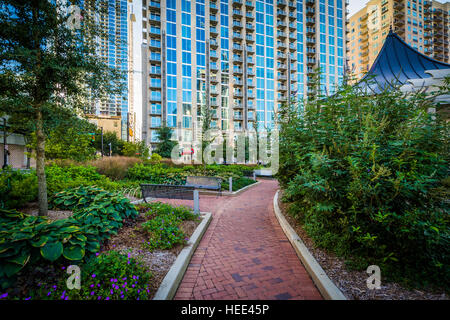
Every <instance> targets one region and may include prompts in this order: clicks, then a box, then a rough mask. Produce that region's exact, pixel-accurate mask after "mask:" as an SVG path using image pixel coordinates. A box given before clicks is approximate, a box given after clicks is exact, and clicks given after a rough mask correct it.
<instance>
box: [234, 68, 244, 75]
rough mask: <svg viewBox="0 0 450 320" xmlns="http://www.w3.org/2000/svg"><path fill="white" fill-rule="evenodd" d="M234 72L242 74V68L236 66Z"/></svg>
mask: <svg viewBox="0 0 450 320" xmlns="http://www.w3.org/2000/svg"><path fill="white" fill-rule="evenodd" d="M233 74H242V69H241V68H234V69H233Z"/></svg>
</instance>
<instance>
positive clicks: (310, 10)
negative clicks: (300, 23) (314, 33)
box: [306, 7, 316, 16]
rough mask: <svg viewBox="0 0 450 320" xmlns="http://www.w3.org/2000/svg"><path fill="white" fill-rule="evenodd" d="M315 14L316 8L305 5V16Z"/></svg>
mask: <svg viewBox="0 0 450 320" xmlns="http://www.w3.org/2000/svg"><path fill="white" fill-rule="evenodd" d="M315 14H316V10H315V9H314V8H311V7H306V15H307V16H313V15H315Z"/></svg>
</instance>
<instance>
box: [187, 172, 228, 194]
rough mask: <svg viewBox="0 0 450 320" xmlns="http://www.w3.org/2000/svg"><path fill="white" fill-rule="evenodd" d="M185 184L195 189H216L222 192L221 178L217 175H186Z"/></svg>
mask: <svg viewBox="0 0 450 320" xmlns="http://www.w3.org/2000/svg"><path fill="white" fill-rule="evenodd" d="M186 186H190V187H194V188H196V189H204V190H216V191H218V192H219V193H220V194H222V179H221V178H217V177H201V176H188V177H186Z"/></svg>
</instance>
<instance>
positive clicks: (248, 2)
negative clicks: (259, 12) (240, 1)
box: [245, 0, 255, 10]
mask: <svg viewBox="0 0 450 320" xmlns="http://www.w3.org/2000/svg"><path fill="white" fill-rule="evenodd" d="M245 6H246V7H247V9H250V10H251V9H253V7H254V6H255V5H254V4H253V2H252V1H250V0H248V1H245Z"/></svg>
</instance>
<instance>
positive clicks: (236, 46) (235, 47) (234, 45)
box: [233, 44, 242, 51]
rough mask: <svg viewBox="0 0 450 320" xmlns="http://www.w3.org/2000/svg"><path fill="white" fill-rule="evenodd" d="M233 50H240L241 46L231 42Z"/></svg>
mask: <svg viewBox="0 0 450 320" xmlns="http://www.w3.org/2000/svg"><path fill="white" fill-rule="evenodd" d="M233 51H242V46H241V45H239V44H233Z"/></svg>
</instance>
